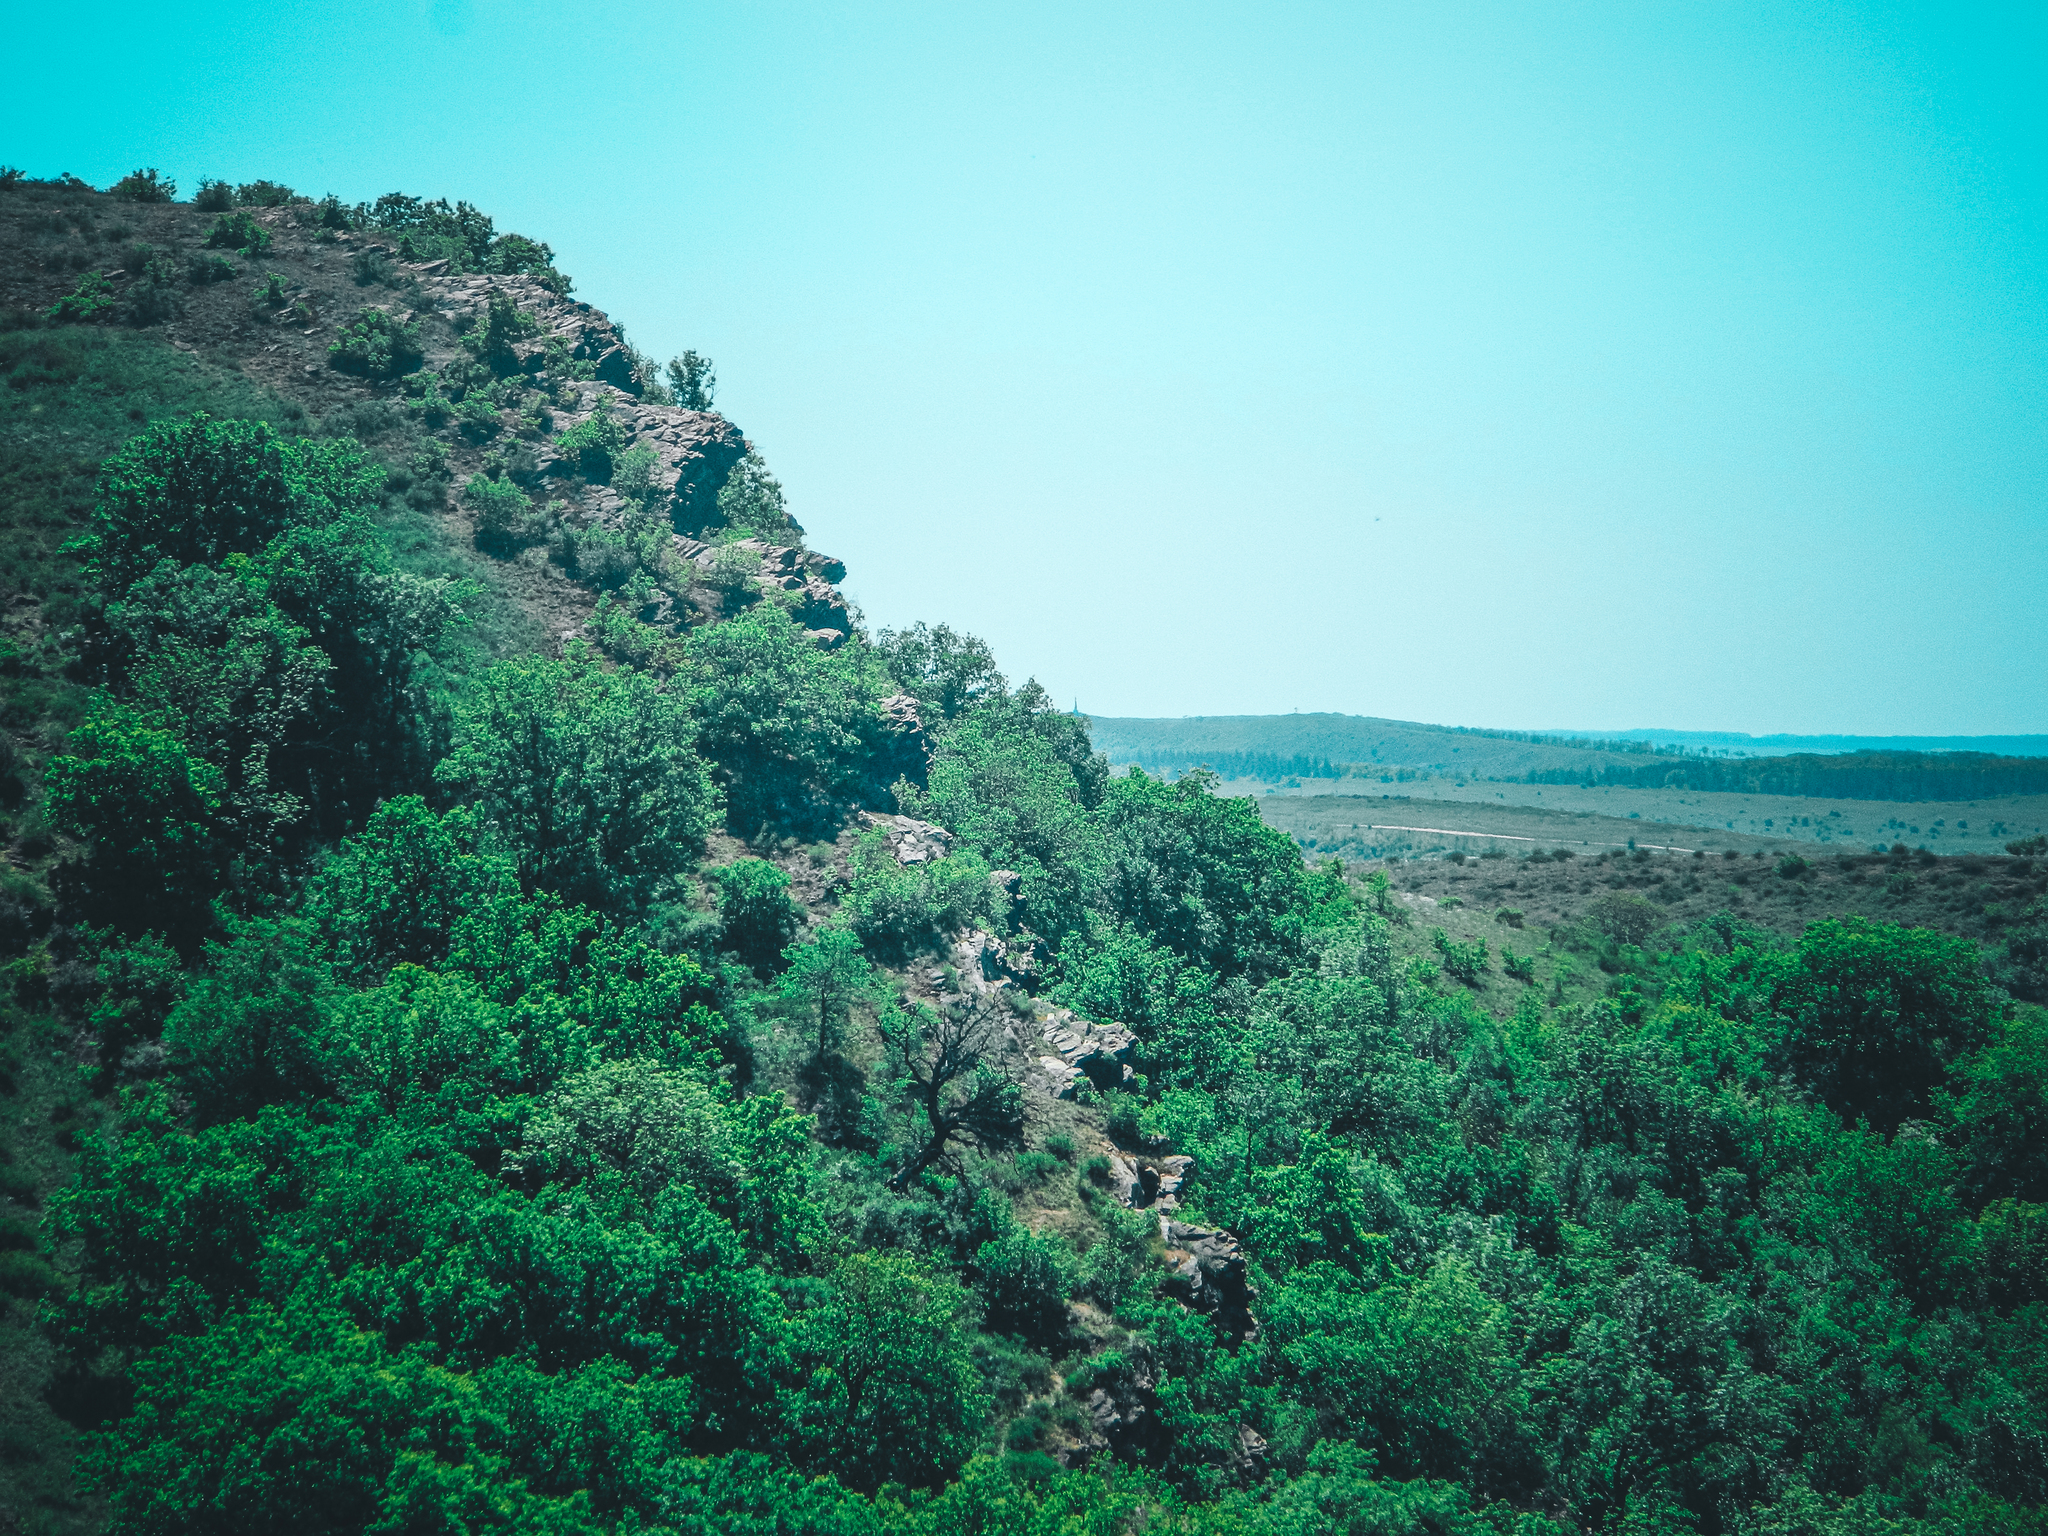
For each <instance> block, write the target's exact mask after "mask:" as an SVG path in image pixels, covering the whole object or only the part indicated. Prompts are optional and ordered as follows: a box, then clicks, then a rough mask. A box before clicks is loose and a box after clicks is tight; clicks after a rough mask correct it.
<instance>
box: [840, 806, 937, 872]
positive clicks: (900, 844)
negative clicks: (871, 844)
mask: <svg viewBox="0 0 2048 1536" xmlns="http://www.w3.org/2000/svg"><path fill="white" fill-rule="evenodd" d="M858 819H859V821H860V824H861V825H862V826H863V827H867V828H872V829H875V830H878V831H881V832H884V833H886V834H888V838H889V849H890V851H891V852H892V853H894V854H895V855H896V862H897V863H898V864H904V865H910V864H929V863H932V862H934V861H936V860H938V859H943V858H944V857H945V856H946V855H947V854H949V853H951V852H952V851H953V834H952V833H950V832H948V831H947V830H946V829H945V828H944V827H935V826H933V825H932V824H931V823H930V822H928V821H919V820H918V819H917V818H916V817H914V816H884V815H882V814H880V813H879V812H876V811H862V812H861V813H860V815H859V818H858Z"/></svg>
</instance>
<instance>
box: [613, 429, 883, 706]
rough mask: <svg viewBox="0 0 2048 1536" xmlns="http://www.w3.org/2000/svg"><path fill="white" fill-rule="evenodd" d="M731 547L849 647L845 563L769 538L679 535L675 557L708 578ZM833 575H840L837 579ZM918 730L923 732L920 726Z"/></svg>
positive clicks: (811, 629)
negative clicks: (725, 540)
mask: <svg viewBox="0 0 2048 1536" xmlns="http://www.w3.org/2000/svg"><path fill="white" fill-rule="evenodd" d="M708 419H710V420H718V419H720V418H717V417H711V418H708ZM607 494H608V493H605V492H599V493H598V494H597V495H596V497H595V498H594V499H593V501H592V505H593V506H594V507H595V508H596V509H597V517H598V520H599V521H600V522H605V521H611V522H616V520H617V507H618V502H617V498H616V497H612V498H611V499H610V501H607V500H606V496H607ZM728 548H730V549H737V550H741V551H743V552H745V553H746V554H749V555H752V556H754V557H755V558H756V559H757V560H759V561H760V565H761V568H760V574H759V575H757V576H756V577H755V578H754V582H755V585H757V586H760V587H762V588H773V589H777V590H780V591H783V592H791V593H795V594H797V602H796V605H795V607H794V608H792V609H791V617H792V618H794V619H795V620H796V622H797V623H798V624H800V625H802V626H803V628H804V631H805V633H806V634H808V635H809V636H810V638H811V640H812V641H813V642H814V643H815V644H817V645H819V646H821V647H823V648H824V649H826V650H830V649H832V648H833V647H834V646H838V645H843V644H845V643H846V640H847V638H848V637H849V636H850V635H852V633H853V614H852V612H851V611H850V610H849V609H848V608H847V606H846V599H845V597H844V596H843V595H841V593H840V591H839V589H838V588H837V587H835V586H833V585H832V583H833V581H836V580H838V579H839V578H840V577H843V576H844V575H845V574H846V566H845V565H844V564H843V563H842V562H840V561H838V560H835V559H833V558H832V556H830V555H821V554H818V553H816V552H815V551H812V550H807V549H804V548H802V547H801V546H799V545H794V544H770V543H768V542H767V541H766V540H765V539H735V540H733V541H732V542H731V543H730V544H729V545H727V544H710V543H706V542H705V541H704V540H702V539H699V538H695V537H692V536H691V535H689V534H686V533H679V534H677V535H676V537H675V549H676V553H677V555H679V556H680V557H681V558H682V559H684V560H686V561H688V562H689V563H690V564H692V565H694V566H696V567H697V568H698V569H699V570H701V571H704V572H706V573H707V574H708V573H709V572H710V570H711V567H712V564H713V562H714V561H716V560H717V558H718V554H719V551H720V550H722V549H728ZM833 572H837V573H838V575H836V576H835V575H833V574H832V573H833ZM919 730H920V732H922V730H923V726H922V724H920V725H919Z"/></svg>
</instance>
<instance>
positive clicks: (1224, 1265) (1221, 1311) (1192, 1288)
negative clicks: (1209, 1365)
mask: <svg viewBox="0 0 2048 1536" xmlns="http://www.w3.org/2000/svg"><path fill="white" fill-rule="evenodd" d="M1159 1235H1160V1237H1161V1238H1163V1239H1164V1240H1165V1242H1166V1261H1167V1262H1168V1263H1169V1264H1171V1265H1172V1266H1173V1274H1172V1275H1171V1276H1170V1277H1169V1278H1168V1279H1167V1282H1166V1286H1165V1289H1166V1292H1167V1294H1168V1295H1170V1296H1173V1297H1175V1298H1177V1299H1178V1300H1180V1301H1182V1302H1184V1303H1186V1304H1187V1305H1188V1306H1190V1307H1192V1308H1194V1309H1195V1310H1196V1311H1197V1312H1205V1313H1208V1314H1209V1315H1210V1316H1212V1317H1213V1318H1215V1320H1216V1326H1217V1327H1219V1328H1221V1329H1222V1330H1223V1332H1224V1333H1226V1334H1227V1335H1229V1336H1230V1338H1231V1339H1232V1341H1233V1342H1235V1341H1238V1340H1242V1339H1244V1338H1245V1337H1246V1336H1247V1335H1249V1334H1250V1333H1251V1332H1252V1330H1253V1329H1254V1328H1256V1327H1257V1326H1258V1325H1257V1324H1256V1323H1255V1322H1253V1321H1252V1308H1251V1304H1252V1297H1253V1295H1254V1294H1255V1293H1254V1292H1253V1290H1252V1288H1251V1285H1250V1283H1249V1281H1248V1280H1247V1279H1246V1277H1245V1260H1244V1250H1243V1249H1242V1248H1240V1247H1239V1246H1238V1242H1237V1239H1236V1238H1234V1237H1232V1236H1231V1235H1230V1234H1229V1233H1228V1232H1224V1231H1220V1230H1218V1229H1217V1228H1215V1227H1194V1226H1189V1225H1188V1224H1187V1223H1186V1222H1182V1221H1175V1220H1174V1219H1173V1218H1172V1217H1170V1216H1161V1217H1160V1218H1159Z"/></svg>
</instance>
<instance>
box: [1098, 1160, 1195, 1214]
mask: <svg viewBox="0 0 2048 1536" xmlns="http://www.w3.org/2000/svg"><path fill="white" fill-rule="evenodd" d="M1194 1161H1195V1160H1194V1159H1193V1158H1192V1157H1161V1158H1152V1157H1145V1156H1137V1155H1127V1154H1125V1153H1122V1152H1115V1153H1112V1154H1111V1155H1110V1159H1109V1170H1110V1182H1109V1188H1110V1193H1111V1194H1113V1195H1115V1196H1116V1197H1117V1199H1118V1200H1120V1201H1121V1202H1122V1203H1123V1204H1124V1205H1125V1206H1126V1207H1128V1208H1129V1209H1131V1210H1134V1211H1139V1210H1148V1209H1149V1210H1157V1211H1177V1210H1179V1209H1180V1192H1181V1189H1182V1187H1183V1186H1184V1185H1185V1184H1186V1183H1187V1176H1188V1169H1189V1168H1191V1167H1193V1166H1194Z"/></svg>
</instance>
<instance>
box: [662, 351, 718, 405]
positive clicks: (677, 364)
mask: <svg viewBox="0 0 2048 1536" xmlns="http://www.w3.org/2000/svg"><path fill="white" fill-rule="evenodd" d="M667 371H668V387H669V390H670V392H671V393H672V394H674V395H675V397H676V404H677V405H679V406H681V407H682V408H683V409H684V410H686V411H708V410H710V409H711V398H712V396H713V395H714V394H716V393H717V390H718V375H717V373H716V372H715V371H713V369H712V366H711V359H710V358H708V357H706V356H704V354H703V353H701V352H685V353H683V355H682V356H681V357H672V358H670V359H669V360H668V370H667Z"/></svg>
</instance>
